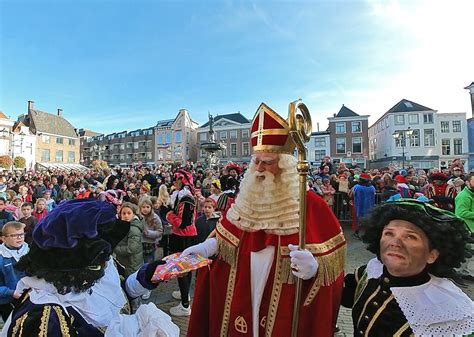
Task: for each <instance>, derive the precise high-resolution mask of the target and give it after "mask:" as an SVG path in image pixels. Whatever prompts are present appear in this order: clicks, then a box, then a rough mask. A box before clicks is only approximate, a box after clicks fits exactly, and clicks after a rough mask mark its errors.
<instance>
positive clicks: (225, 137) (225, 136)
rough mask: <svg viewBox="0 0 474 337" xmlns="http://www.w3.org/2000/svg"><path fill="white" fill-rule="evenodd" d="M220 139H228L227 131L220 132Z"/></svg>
mask: <svg viewBox="0 0 474 337" xmlns="http://www.w3.org/2000/svg"><path fill="white" fill-rule="evenodd" d="M219 139H227V131H221V132H219Z"/></svg>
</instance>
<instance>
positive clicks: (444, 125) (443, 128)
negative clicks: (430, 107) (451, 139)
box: [441, 121, 449, 133]
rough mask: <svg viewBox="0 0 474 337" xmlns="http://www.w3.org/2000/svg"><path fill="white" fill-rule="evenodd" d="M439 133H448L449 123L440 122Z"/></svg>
mask: <svg viewBox="0 0 474 337" xmlns="http://www.w3.org/2000/svg"><path fill="white" fill-rule="evenodd" d="M441 132H442V133H448V132H449V122H444V121H442V122H441Z"/></svg>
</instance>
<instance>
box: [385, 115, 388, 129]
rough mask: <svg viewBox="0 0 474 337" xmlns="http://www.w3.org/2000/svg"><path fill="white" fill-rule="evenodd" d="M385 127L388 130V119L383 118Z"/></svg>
mask: <svg viewBox="0 0 474 337" xmlns="http://www.w3.org/2000/svg"><path fill="white" fill-rule="evenodd" d="M385 127H386V128H388V117H387V118H385Z"/></svg>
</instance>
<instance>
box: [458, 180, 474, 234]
mask: <svg viewBox="0 0 474 337" xmlns="http://www.w3.org/2000/svg"><path fill="white" fill-rule="evenodd" d="M455 204H456V209H455V212H456V215H457V216H458V217H460V218H461V219H463V220H464V221H465V222H466V224H467V225H468V226H469V229H470V230H471V233H472V232H473V231H474V191H472V190H471V189H470V188H469V187H464V189H463V190H462V191H461V192H460V193H459V194H458V195H457V196H456V201H455Z"/></svg>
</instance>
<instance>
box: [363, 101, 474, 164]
mask: <svg viewBox="0 0 474 337" xmlns="http://www.w3.org/2000/svg"><path fill="white" fill-rule="evenodd" d="M453 125H454V131H453ZM441 130H443V132H441ZM443 139H444V140H443ZM443 144H444V150H443ZM454 144H456V152H455V151H454ZM454 153H456V155H455V154H454ZM456 157H457V158H461V160H462V161H466V160H467V124H466V114H465V113H453V114H439V113H438V112H437V111H436V110H433V109H430V108H427V107H425V106H422V105H420V104H418V103H415V102H412V101H409V100H406V99H403V100H401V101H400V102H398V103H397V104H396V105H395V106H394V107H392V108H391V109H390V110H389V111H387V112H386V113H385V114H384V115H383V116H382V117H380V118H379V119H378V120H377V122H376V123H374V124H373V125H372V126H370V127H369V159H370V167H372V168H380V167H386V166H394V167H396V168H403V167H408V166H413V167H414V168H419V169H425V170H429V169H432V168H443V167H448V166H449V164H450V163H451V161H452V159H453V158H456Z"/></svg>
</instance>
